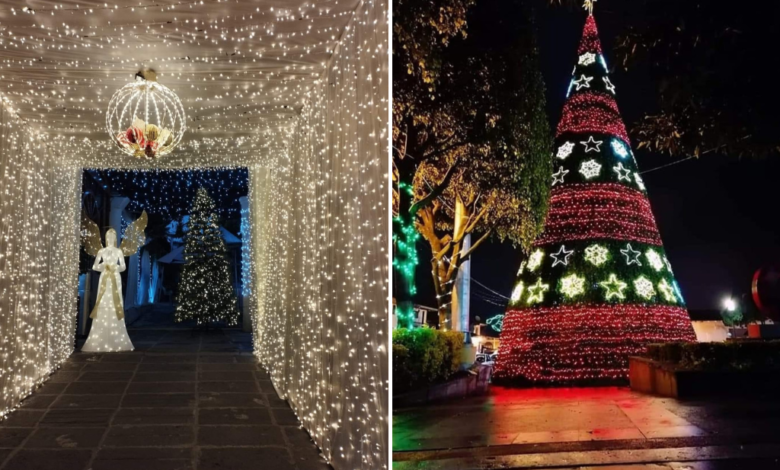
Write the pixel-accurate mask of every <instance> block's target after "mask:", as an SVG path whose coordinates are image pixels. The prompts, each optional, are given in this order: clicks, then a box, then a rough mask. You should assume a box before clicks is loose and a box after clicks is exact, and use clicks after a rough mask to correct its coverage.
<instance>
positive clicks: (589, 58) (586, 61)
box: [579, 52, 596, 65]
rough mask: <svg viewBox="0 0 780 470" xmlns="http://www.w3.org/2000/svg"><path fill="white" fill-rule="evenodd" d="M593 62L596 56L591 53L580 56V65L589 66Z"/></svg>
mask: <svg viewBox="0 0 780 470" xmlns="http://www.w3.org/2000/svg"><path fill="white" fill-rule="evenodd" d="M593 62H596V54H594V53H592V52H586V53H584V54H582V55H581V56H580V60H579V64H580V65H590V64H592V63H593Z"/></svg>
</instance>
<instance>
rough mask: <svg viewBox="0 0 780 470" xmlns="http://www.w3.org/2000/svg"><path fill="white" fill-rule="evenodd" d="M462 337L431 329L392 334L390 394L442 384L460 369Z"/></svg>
mask: <svg viewBox="0 0 780 470" xmlns="http://www.w3.org/2000/svg"><path fill="white" fill-rule="evenodd" d="M462 350H463V334H462V333H458V332H454V331H440V330H434V329H431V328H417V329H414V330H407V329H405V328H399V329H397V330H395V331H393V391H394V392H396V393H402V392H405V391H408V390H411V389H414V388H418V387H424V386H427V385H430V384H433V383H437V382H443V381H445V380H447V379H448V378H450V376H452V374H454V373H455V372H457V371H458V368H460V356H461V351H462Z"/></svg>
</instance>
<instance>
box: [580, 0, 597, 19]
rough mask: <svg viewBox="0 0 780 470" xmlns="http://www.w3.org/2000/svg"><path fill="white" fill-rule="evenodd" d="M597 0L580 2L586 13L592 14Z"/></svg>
mask: <svg viewBox="0 0 780 470" xmlns="http://www.w3.org/2000/svg"><path fill="white" fill-rule="evenodd" d="M597 1H598V0H585V2H584V3H583V4H582V8H583V9H585V11H587V12H588V15H590V16H593V7H594V6H595V3H596V2H597Z"/></svg>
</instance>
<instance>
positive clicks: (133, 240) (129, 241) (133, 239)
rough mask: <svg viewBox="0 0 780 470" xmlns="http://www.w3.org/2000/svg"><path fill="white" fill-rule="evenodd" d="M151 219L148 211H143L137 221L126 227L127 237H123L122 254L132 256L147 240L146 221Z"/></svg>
mask: <svg viewBox="0 0 780 470" xmlns="http://www.w3.org/2000/svg"><path fill="white" fill-rule="evenodd" d="M148 221H149V219H148V217H147V215H146V211H143V212H141V216H140V217H138V218H137V219H135V222H133V223H131V224H130V225H128V226H127V228H126V229H125V237H124V238H123V239H122V244H121V245H120V246H119V248H120V249H121V250H122V254H124V255H125V256H132V255H134V254H135V252H136V251H138V248H140V247H141V245H143V244H144V242H146V234H145V233H144V230H146V223H147V222H148Z"/></svg>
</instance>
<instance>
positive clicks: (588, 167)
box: [580, 160, 601, 179]
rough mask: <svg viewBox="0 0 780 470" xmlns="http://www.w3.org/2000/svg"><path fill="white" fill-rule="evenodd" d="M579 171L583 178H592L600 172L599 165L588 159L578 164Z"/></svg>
mask: <svg viewBox="0 0 780 470" xmlns="http://www.w3.org/2000/svg"><path fill="white" fill-rule="evenodd" d="M580 173H582V176H584V177H585V179H591V178H594V177H596V176H598V175H599V173H601V165H599V164H598V163H596V160H588V161H587V162H583V163H582V165H580Z"/></svg>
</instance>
